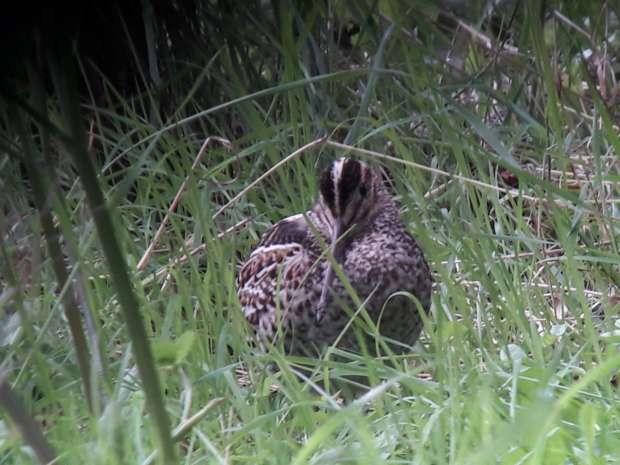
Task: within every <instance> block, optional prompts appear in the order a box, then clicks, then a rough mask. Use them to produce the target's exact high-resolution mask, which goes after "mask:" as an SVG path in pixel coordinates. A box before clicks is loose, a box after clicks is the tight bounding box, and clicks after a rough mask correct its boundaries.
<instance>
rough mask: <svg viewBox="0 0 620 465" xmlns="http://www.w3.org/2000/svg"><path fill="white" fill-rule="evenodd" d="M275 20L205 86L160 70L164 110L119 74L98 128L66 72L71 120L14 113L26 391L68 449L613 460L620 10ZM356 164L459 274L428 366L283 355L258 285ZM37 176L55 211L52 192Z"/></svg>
mask: <svg viewBox="0 0 620 465" xmlns="http://www.w3.org/2000/svg"><path fill="white" fill-rule="evenodd" d="M360 5H362V4H360ZM252 8H254V7H253V6H251V5H250V6H247V7H243V6H240V7H239V10H238V11H236V12H235V13H234V14H235V15H236V16H235V17H242V18H245V19H246V20H247V21H248V24H251V25H252V26H251V27H248V28H247V29H246V28H245V27H241V26H239V30H238V31H237V32H238V34H237V35H236V36H231V35H230V34H228V33H226V34H223V35H221V36H218V35H215V36H213V44H211V43H209V44H207V45H205V47H208V49H207V52H204V54H203V52H200V51H199V52H198V53H197V54H196V55H195V56H194V60H193V62H192V63H191V64H189V63H180V62H173V61H170V62H166V61H165V60H166V57H160V60H161V61H162V63H160V64H163V65H162V66H161V67H160V68H153V67H151V68H149V69H150V70H151V71H152V72H155V71H157V73H159V72H163V76H159V74H158V76H159V77H158V80H154V82H159V85H158V87H154V86H152V87H149V86H148V85H147V86H146V90H145V89H144V85H143V92H142V93H140V94H138V95H135V96H134V97H131V98H127V97H123V96H122V95H123V92H121V91H119V90H118V89H115V88H114V87H113V86H112V84H111V83H110V82H107V81H105V77H104V76H102V79H104V92H103V94H102V95H99V96H97V97H93V99H92V100H91V101H89V102H87V103H85V104H84V105H82V107H81V113H79V114H76V113H75V108H76V107H75V106H73V107H68V106H67V105H68V103H70V99H68V97H67V94H63V93H61V92H59V90H60V89H65V90H66V91H70V90H71V88H67V86H66V84H63V82H64V81H63V79H65V77H64V76H63V72H60V71H56V74H55V77H56V83H57V84H56V88H55V89H56V90H55V91H54V92H52V93H51V94H50V95H49V96H48V101H47V103H46V104H44V105H43V106H40V105H39V106H37V105H33V104H31V103H30V100H28V99H25V98H23V95H26V94H29V93H30V91H29V90H24V89H18V91H17V92H8V91H7V92H3V94H2V99H3V100H2V102H3V106H2V111H1V114H0V116H1V117H2V126H1V127H2V132H1V134H2V138H1V144H2V153H1V154H0V166H1V167H2V177H1V185H0V189H1V190H2V199H3V211H4V215H2V216H1V217H0V233H1V234H2V247H1V249H0V250H1V254H2V261H1V266H2V268H1V269H2V272H1V274H2V283H3V290H2V292H1V293H0V305H1V306H2V308H3V312H4V313H3V314H2V315H1V316H0V350H1V351H2V357H1V360H2V361H1V362H0V363H1V365H0V369H1V370H2V372H3V373H5V377H6V379H7V380H8V382H9V383H10V387H11V389H10V392H11V393H12V394H11V395H17V396H18V397H19V399H20V401H21V403H22V404H23V406H24V408H23V411H24V412H27V414H28V415H30V419H29V420H34V423H36V424H38V427H39V428H40V429H41V430H42V432H43V435H44V436H45V438H46V440H47V441H48V442H49V443H50V444H51V446H52V448H53V449H52V448H50V449H49V450H53V451H55V453H56V454H58V457H59V460H60V461H62V462H63V463H65V462H66V463H83V462H85V461H88V462H89V463H106V464H113V463H127V462H132V463H152V461H153V460H159V461H162V462H168V463H172V462H173V459H172V457H173V455H176V456H177V457H181V458H182V460H183V461H184V463H191V464H193V463H202V462H216V463H243V462H247V463H283V464H284V463H285V464H289V463H296V464H301V463H321V464H329V463H360V464H361V463H382V464H383V463H410V462H411V463H437V464H440V463H476V464H478V463H497V462H501V463H582V462H585V463H605V462H613V461H614V458H615V455H616V452H615V451H617V450H618V449H619V447H620V444H618V442H619V441H618V439H617V431H618V428H619V415H618V413H619V409H618V394H617V378H616V377H617V371H618V367H619V366H620V357H618V355H617V353H616V352H617V351H616V346H617V342H618V341H617V336H618V330H619V328H618V325H617V320H618V319H617V314H618V310H619V308H620V303H619V302H620V301H619V300H618V295H617V288H618V285H619V275H618V265H619V264H620V263H619V262H620V260H619V259H618V256H619V255H618V243H617V235H618V233H617V231H618V227H619V225H618V222H619V220H618V203H619V192H618V188H617V182H618V180H619V176H618V162H617V159H618V158H617V157H618V153H619V150H620V142H619V139H618V133H619V131H618V125H617V114H616V110H615V105H614V102H615V99H616V96H617V90H618V86H617V83H616V81H615V74H614V73H615V71H614V70H615V68H614V67H617V63H616V62H615V61H614V60H615V58H614V57H615V56H617V51H618V44H617V35H618V33H619V32H618V15H619V12H618V11H616V10H614V7H613V5H610V4H609V3H597V4H596V5H595V6H587V5H585V4H581V3H579V4H572V3H570V4H569V3H566V4H564V3H561V2H560V3H558V4H556V5H553V6H547V9H546V10H544V11H542V10H541V9H540V7H539V5H538V4H537V2H527V5H526V6H523V5H517V6H515V7H514V9H511V10H510V11H509V12H502V11H500V10H499V9H498V8H496V9H495V10H493V9H491V10H482V9H475V8H474V9H472V11H471V12H470V13H469V16H455V15H451V14H449V13H448V12H446V11H440V10H439V9H438V8H437V7H434V6H432V5H429V6H428V7H424V8H422V7H411V6H410V5H405V2H403V4H401V3H400V2H394V3H390V4H386V5H383V4H382V5H381V7H376V8H374V9H373V8H371V7H370V6H366V5H363V6H360V7H358V8H353V7H345V6H344V5H340V4H333V5H332V4H330V6H329V8H327V9H325V8H323V7H322V6H318V5H317V6H313V7H308V8H305V7H304V8H302V7H296V6H295V5H293V6H291V5H289V6H288V7H286V8H285V7H284V6H279V5H278V7H277V8H273V9H269V8H267V9H266V10H261V11H258V10H257V11H254V10H253V9H252ZM253 13H256V14H255V15H254V14H253ZM151 20H152V19H151ZM206 21H207V20H206ZM218 21H224V19H223V17H221V16H217V15H210V16H209V17H208V23H209V24H211V25H213V24H220V25H221V24H223V23H217V22H218ZM240 24H242V23H240ZM243 24H244V23H243ZM151 33H153V31H151ZM254 36H256V37H257V38H256V39H252V37H254ZM152 40H155V39H152ZM151 45H154V44H151ZM128 46H131V44H128ZM153 50H157V47H152V48H151V51H153ZM76 58H77V59H78V60H77V61H78V63H77V64H78V65H81V66H82V67H86V66H89V64H88V63H87V62H82V61H80V59H81V58H82V57H79V56H78V57H76ZM74 64H75V63H74ZM72 66H73V65H72ZM171 69H174V70H175V74H174V75H169V76H168V75H166V70H171ZM85 75H86V74H85ZM147 75H148V73H145V77H144V80H143V81H141V83H142V82H144V83H146V82H148V79H147ZM34 88H35V89H36V86H35V87H34ZM29 89H30V88H29ZM30 97H32V95H28V98H30ZM9 106H10V108H11V110H10V111H8V108H9ZM170 108H173V109H174V110H173V111H171V110H170ZM71 112H74V113H71ZM16 113H17V114H18V115H19V118H21V120H22V121H23V122H22V123H20V124H16V123H18V120H17V119H16V118H15V117H14V115H15V114H16ZM80 116H81V118H82V120H81V121H78V119H79V117H80ZM68 117H72V118H73V121H74V122H75V125H74V126H70V125H67V122H68V121H70V120H71V118H68ZM84 123H86V124H84ZM79 125H82V126H83V127H84V128H88V129H84V130H80V129H78V127H79ZM72 137H73V139H72ZM76 137H77V138H80V137H82V138H84V139H85V142H84V143H83V144H82V145H79V146H77V149H78V150H76V145H75V138H76ZM213 137H218V138H222V139H221V140H226V141H229V143H228V142H227V143H225V144H223V145H218V144H206V141H207V140H213V139H209V138H213ZM203 144H204V147H203ZM300 149H301V150H300ZM342 154H349V155H351V156H357V157H364V158H366V159H370V160H371V161H373V162H376V163H383V164H384V165H385V166H386V167H388V168H389V169H390V171H391V173H392V176H393V181H394V185H395V188H396V191H397V192H398V195H399V197H400V201H401V204H402V206H403V217H404V218H405V221H406V224H407V225H408V226H409V227H410V229H411V231H412V232H413V233H414V235H415V236H416V238H417V239H418V241H419V242H420V244H421V245H422V248H423V249H424V251H425V254H426V256H427V258H428V259H429V262H430V263H431V266H432V269H433V273H434V274H435V280H436V283H437V284H436V288H435V291H434V295H433V306H432V314H431V315H430V316H429V318H428V321H426V323H425V330H424V333H423V337H422V340H421V342H420V343H419V344H418V345H417V346H416V347H415V348H414V349H413V350H412V352H411V353H410V354H407V355H406V356H401V357H385V358H381V357H379V358H370V357H368V356H364V355H360V354H350V353H346V352H343V351H340V350H338V349H337V348H335V349H333V351H332V352H331V353H332V354H335V355H337V357H331V356H330V357H327V356H326V357H324V358H322V359H317V360H308V359H301V358H293V357H288V356H286V355H285V354H283V353H281V352H280V351H279V350H278V349H277V348H275V349H274V350H273V351H270V352H267V353H260V352H258V351H256V350H255V349H254V348H253V347H252V345H251V344H249V343H248V342H247V341H248V336H250V335H249V333H248V328H247V326H246V324H245V322H244V321H243V317H242V315H241V313H240V311H239V306H238V302H237V300H236V297H235V287H234V277H235V271H236V264H237V263H238V261H239V260H240V259H241V257H243V256H244V255H245V254H246V253H247V251H248V250H249V249H250V247H251V246H252V245H253V244H254V243H255V241H256V240H257V238H258V237H259V235H260V234H261V233H262V232H263V231H264V230H265V228H267V227H268V226H269V225H270V224H272V223H273V222H275V221H277V220H278V219H280V218H282V217H283V216H285V215H289V214H293V213H297V212H300V211H303V210H304V209H306V208H308V207H309V206H310V205H311V204H312V202H313V201H314V199H315V197H316V195H317V191H316V185H317V172H318V170H319V168H320V167H322V166H324V165H325V164H327V163H328V161H329V160H331V159H332V158H333V157H334V156H340V155H342ZM38 157H40V158H38ZM33 158H36V161H37V163H39V162H40V163H43V164H44V165H43V166H44V169H43V170H41V171H42V174H40V176H42V177H45V178H47V179H48V180H49V187H47V188H46V189H41V188H40V185H39V184H37V177H36V175H35V176H34V177H33V180H31V181H28V180H24V175H23V172H22V166H24V167H26V168H28V169H29V170H30V168H32V167H29V165H28V163H29V162H32V161H33ZM84 159H89V160H90V161H91V163H92V166H96V167H97V170H98V171H97V173H96V174H97V176H96V180H95V179H92V178H89V177H88V175H87V172H86V171H84V167H83V166H82V167H81V168H80V163H81V162H83V161H84ZM73 167H76V169H75V170H74V168H73ZM35 168H36V167H35ZM31 171H32V170H30V171H29V172H31ZM85 174H86V175H85ZM31 178H32V176H31ZM91 189H100V190H101V194H102V199H100V200H101V201H100V202H93V199H92V195H93V193H92V191H90V190H91ZM46 190H47V191H48V197H47V198H46V197H45V196H44V194H45V191H46ZM89 192H90V194H89ZM179 192H181V194H180V196H179V197H178V202H175V200H174V199H175V197H177V195H178V194H179ZM173 203H174V204H175V205H173ZM102 205H105V206H102ZM93 207H94V209H93ZM104 210H105V211H107V212H109V213H110V214H111V220H112V221H111V223H110V225H109V227H108V229H105V228H104V231H103V233H102V228H101V225H100V224H98V221H100V217H99V216H98V215H101V211H104ZM46 215H47V216H46ZM158 229H161V232H160V233H157V231H158ZM54 230H56V231H59V233H60V237H59V238H58V239H57V245H56V246H50V245H47V243H46V242H44V241H42V240H41V238H42V237H45V238H46V239H47V238H49V237H50V235H51V234H53V231H54ZM156 234H157V236H156ZM114 243H118V244H119V247H118V248H117V250H116V252H112V253H120V255H118V256H117V257H116V260H115V261H113V264H110V262H109V255H110V247H111V245H110V244H114ZM54 247H57V248H60V249H61V252H62V263H61V261H59V260H58V253H56V252H54V249H53V248H54ZM147 250H149V253H148V254H146V255H145V251H147ZM141 259H142V260H141ZM63 265H64V266H65V269H66V272H67V276H65V278H64V279H63V277H62V272H61V273H60V275H59V273H58V270H59V269H61V267H62V266H63ZM138 265H139V266H138ZM121 269H125V270H128V272H127V274H125V272H123V271H119V270H121ZM119 279H120V280H121V282H122V283H123V284H125V286H122V285H121V287H120V288H119V287H118V281H119ZM123 289H124V290H123ZM124 292H128V293H130V294H131V295H132V296H133V297H130V299H131V300H132V302H133V303H131V305H130V307H132V308H133V311H134V313H136V314H137V315H134V316H139V318H137V319H135V320H133V323H128V322H129V321H132V320H131V318H132V317H131V312H132V311H131V310H129V311H128V310H127V308H126V307H125V305H126V304H127V300H126V299H127V296H126V295H125V296H124V294H123V293H124ZM67 298H68V299H67ZM67 305H69V307H70V308H73V315H74V316H77V317H79V320H81V322H80V323H78V324H77V325H76V324H75V322H72V321H71V318H72V317H71V316H69V313H67V312H66V310H67ZM76 309H77V311H76ZM63 310H65V312H64V313H63ZM70 328H71V329H75V330H80V329H81V330H82V331H84V337H83V339H84V341H83V342H82V343H76V342H75V341H76V338H75V332H74V331H73V332H72V331H70ZM140 328H141V329H140ZM138 333H142V335H139V336H136V334H138ZM78 338H79V336H78ZM148 347H151V348H152V351H153V355H154V356H153V358H152V360H151V359H149V356H148V355H146V359H145V358H144V356H145V354H146V353H147V352H149V351H148V350H147V348H148ZM140 354H141V355H140ZM141 357H142V358H141ZM274 364H275V365H277V366H278V368H279V370H277V371H273V370H270V369H268V367H270V366H273V365H274ZM145 366H147V368H146V371H145V368H144V367H145ZM149 367H150V368H149ZM145 373H147V374H145ZM148 373H151V374H150V375H149V374H148ZM362 377H365V378H362ZM156 379H158V380H159V381H154V380H156ZM360 379H369V380H370V381H372V383H371V385H368V386H359V383H360ZM157 384H160V389H158V388H157ZM356 384H357V385H356ZM3 386H8V384H6V385H3ZM349 386H352V388H354V389H353V390H355V391H356V392H357V394H356V397H355V396H354V397H353V398H350V397H346V396H345V399H344V401H343V397H342V395H341V393H339V392H338V389H340V388H347V387H349ZM3 392H5V391H3ZM6 392H9V391H6ZM0 394H1V393H0ZM2 395H3V394H2ZM2 400H4V398H0V401H2ZM166 417H169V418H170V423H171V425H173V426H169V425H168V424H167V421H166V420H165V418H166ZM19 418H24V416H23V415H22V416H21V417H19ZM19 418H17V417H9V416H3V417H1V419H0V426H1V428H0V450H2V454H1V456H2V460H0V461H1V462H2V463H30V462H31V461H32V457H33V455H32V452H31V450H32V449H31V448H29V447H28V444H27V441H28V436H24V438H21V437H20V436H18V435H16V434H14V431H18V430H19V427H21V426H23V424H26V423H24V422H28V421H29V420H28V419H26V420H24V422H22V420H20V419H19ZM22 423H23V424H22ZM32 423H33V422H32V421H30V423H29V424H32ZM175 426H176V427H175ZM24 440H26V442H24ZM173 442H174V445H173ZM30 446H34V450H35V451H36V450H37V449H36V447H37V445H36V444H30ZM173 448H174V450H173ZM49 450H47V452H49ZM162 452H163V453H162ZM48 455H49V454H48ZM44 456H45V457H47V455H44Z"/></svg>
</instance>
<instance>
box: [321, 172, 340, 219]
mask: <svg viewBox="0 0 620 465" xmlns="http://www.w3.org/2000/svg"><path fill="white" fill-rule="evenodd" d="M333 176H334V175H333V173H332V169H331V167H330V168H329V169H328V170H326V171H325V172H324V173H323V175H322V176H321V181H320V184H319V190H320V191H321V195H322V196H323V200H325V203H326V204H327V206H328V207H329V209H330V210H332V211H333V210H334V206H335V202H336V194H335V192H334V178H333Z"/></svg>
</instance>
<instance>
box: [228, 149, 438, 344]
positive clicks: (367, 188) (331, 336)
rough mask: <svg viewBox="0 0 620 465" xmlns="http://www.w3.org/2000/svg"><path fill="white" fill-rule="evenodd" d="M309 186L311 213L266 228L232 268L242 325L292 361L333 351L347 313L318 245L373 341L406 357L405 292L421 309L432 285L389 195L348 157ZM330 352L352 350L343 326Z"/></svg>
mask: <svg viewBox="0 0 620 465" xmlns="http://www.w3.org/2000/svg"><path fill="white" fill-rule="evenodd" d="M319 187H320V193H321V195H320V198H319V200H318V201H317V203H316V204H315V205H314V207H313V208H312V209H311V210H310V211H308V212H306V214H305V215H304V214H299V215H294V216H291V217H288V218H285V219H283V220H282V221H280V222H279V223H277V224H275V225H274V226H273V227H272V228H271V229H269V230H268V231H267V232H266V233H265V234H264V235H263V237H262V238H261V240H260V242H259V244H258V245H257V246H256V248H255V249H254V250H253V251H252V253H251V254H250V257H249V258H248V259H247V261H246V262H245V264H243V265H242V267H241V269H240V270H239V274H238V276H237V293H238V296H239V300H240V302H241V308H242V310H243V313H244V315H245V317H246V319H247V320H248V321H249V322H250V324H251V325H252V326H253V328H254V330H255V331H256V333H257V335H258V336H259V338H260V339H267V340H273V339H274V338H275V337H276V336H279V335H282V336H283V337H284V346H285V348H286V350H287V351H290V352H293V353H304V354H309V353H316V350H320V349H321V348H322V346H324V345H326V344H332V343H334V342H335V341H336V339H337V338H338V337H339V335H340V334H341V332H342V330H343V329H344V328H345V326H346V325H347V323H348V322H349V319H350V317H351V314H352V313H351V311H355V310H356V306H355V305H354V304H353V300H352V298H351V297H350V294H349V293H348V292H347V290H346V289H345V286H344V285H343V283H342V282H341V281H340V279H339V278H338V277H337V273H335V272H334V268H333V267H332V266H331V261H330V260H329V259H328V258H327V256H326V254H325V253H324V251H325V249H324V248H323V247H322V246H321V242H323V243H324V244H327V245H328V246H329V251H330V252H331V254H332V255H333V257H334V259H335V261H336V263H338V265H339V266H340V267H341V269H342V271H343V272H344V275H345V276H346V278H347V279H348V281H349V282H350V284H351V286H352V287H353V289H354V290H355V291H356V293H357V295H358V296H359V298H360V299H361V300H362V302H364V306H365V308H366V310H367V311H368V314H369V315H370V317H371V318H372V320H373V321H374V322H375V324H376V325H377V327H378V329H379V331H380V333H381V335H382V336H385V337H386V338H389V339H392V340H394V341H397V342H400V343H402V344H392V349H393V350H395V351H396V352H402V351H403V350H406V347H407V346H410V345H412V344H413V343H415V341H416V340H417V338H418V336H419V334H420V330H421V326H422V324H421V319H420V315H419V311H418V307H417V304H416V303H415V299H412V298H411V296H409V295H407V293H409V294H411V295H413V296H415V298H417V300H419V302H420V304H421V306H422V308H423V309H424V310H425V311H428V308H429V306H430V294H431V286H432V281H431V274H430V271H429V268H428V265H427V263H426V260H425V258H424V254H423V253H422V250H420V248H419V247H418V245H417V244H416V242H415V240H414V239H413V237H411V235H410V234H409V233H408V232H407V230H406V229H405V227H404V225H403V223H402V221H401V219H400V215H399V212H398V206H397V204H396V201H395V200H394V198H393V196H392V193H391V190H390V188H389V187H388V185H386V183H385V182H384V180H383V177H382V176H381V173H380V172H379V171H378V170H375V169H373V168H371V167H370V166H369V165H367V164H366V163H363V162H360V161H356V160H353V159H350V158H341V159H339V160H336V161H335V162H333V163H332V165H331V167H330V168H329V169H328V170H327V171H325V173H323V175H322V177H321V180H320V186H319ZM309 221H310V222H311V223H312V225H313V226H312V227H310V226H309V224H308V222H309ZM316 233H318V234H320V236H321V238H322V241H320V240H318V238H317V236H316ZM400 291H404V292H400ZM395 293H397V294H396V295H394V294H395ZM347 308H348V309H350V310H351V311H347V310H345V309H347ZM403 344H405V345H403ZM339 346H340V347H343V348H348V349H353V350H356V349H358V348H359V347H358V339H357V337H356V336H355V333H354V329H353V327H349V328H348V329H347V331H346V332H345V333H344V335H343V337H342V338H340V339H339ZM370 347H373V345H371V346H370Z"/></svg>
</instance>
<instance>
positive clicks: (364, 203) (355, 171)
mask: <svg viewBox="0 0 620 465" xmlns="http://www.w3.org/2000/svg"><path fill="white" fill-rule="evenodd" d="M381 186H382V179H381V175H380V174H379V173H378V172H377V171H375V170H373V169H372V168H371V167H370V166H369V165H367V164H366V163H364V162H361V161H357V160H353V159H351V158H340V159H338V160H336V161H334V162H333V163H332V164H331V166H330V167H329V168H328V169H327V170H326V171H325V172H324V173H323V175H322V176H321V181H320V186H319V189H320V191H321V199H322V202H323V204H324V205H325V206H326V207H327V208H328V209H329V211H330V213H331V217H332V218H333V222H332V225H331V226H332V228H331V238H330V239H331V245H330V251H331V253H332V255H333V256H334V258H335V259H336V261H337V262H338V263H342V259H343V255H344V254H343V252H344V249H345V244H346V243H347V242H348V241H347V240H344V241H343V240H339V239H340V237H341V236H342V234H344V233H345V232H347V231H348V235H347V237H348V238H351V237H353V236H354V235H355V234H358V233H359V232H360V231H362V230H363V229H364V228H365V227H366V226H367V225H368V224H370V223H371V222H372V220H373V219H374V217H375V216H376V214H377V212H378V209H379V208H380V205H378V202H377V199H378V196H379V195H380V192H379V191H380V189H381ZM350 229H351V231H349V230H350ZM333 275H334V270H333V267H332V266H331V264H330V265H328V268H327V272H326V275H325V282H324V284H323V289H322V291H321V300H320V303H319V306H323V305H324V304H325V302H326V299H327V291H328V289H329V287H330V286H331V281H332V279H333Z"/></svg>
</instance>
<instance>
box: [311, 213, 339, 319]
mask: <svg viewBox="0 0 620 465" xmlns="http://www.w3.org/2000/svg"><path fill="white" fill-rule="evenodd" d="M342 230H343V226H342V220H341V219H340V218H337V219H336V220H335V224H334V229H333V231H332V237H331V244H330V247H329V251H330V253H331V254H332V256H333V257H334V259H335V260H336V263H338V264H339V265H340V264H341V261H342V257H341V255H342V241H341V242H338V239H339V238H340V236H341V235H342V232H343V231H342ZM333 279H334V267H333V266H332V262H331V260H328V263H327V271H326V272H325V279H324V281H323V287H322V288H321V298H320V299H319V305H318V308H317V313H316V319H317V321H321V320H322V319H323V317H324V316H325V311H326V308H325V307H326V304H327V294H328V292H329V289H330V288H331V285H332V281H333Z"/></svg>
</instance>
